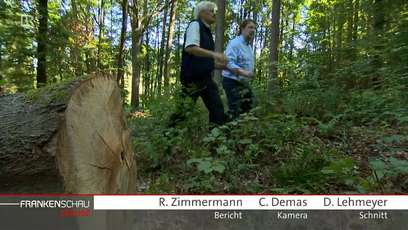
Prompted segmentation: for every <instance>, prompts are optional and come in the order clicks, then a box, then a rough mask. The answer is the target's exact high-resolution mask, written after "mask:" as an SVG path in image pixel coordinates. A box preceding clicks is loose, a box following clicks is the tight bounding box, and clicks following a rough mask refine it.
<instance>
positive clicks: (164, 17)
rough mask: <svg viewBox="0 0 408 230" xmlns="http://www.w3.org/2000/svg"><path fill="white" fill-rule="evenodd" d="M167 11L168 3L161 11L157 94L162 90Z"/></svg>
mask: <svg viewBox="0 0 408 230" xmlns="http://www.w3.org/2000/svg"><path fill="white" fill-rule="evenodd" d="M167 12H168V5H167V4H166V6H165V7H164V12H163V25H162V31H161V32H162V34H161V35H162V36H161V41H160V51H159V53H160V54H159V60H158V61H159V65H158V68H159V73H158V75H157V95H161V91H162V80H163V65H164V64H163V63H164V48H165V47H164V45H165V43H166V27H167Z"/></svg>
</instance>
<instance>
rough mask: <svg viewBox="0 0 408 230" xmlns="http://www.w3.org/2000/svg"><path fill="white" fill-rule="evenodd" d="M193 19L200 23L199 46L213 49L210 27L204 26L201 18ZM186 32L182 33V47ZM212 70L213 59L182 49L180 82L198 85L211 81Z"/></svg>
mask: <svg viewBox="0 0 408 230" xmlns="http://www.w3.org/2000/svg"><path fill="white" fill-rule="evenodd" d="M194 21H198V23H199V25H200V47H201V48H203V49H206V50H211V51H214V48H215V45H214V39H213V37H212V33H211V30H210V28H208V27H207V26H205V25H204V23H203V22H202V21H201V20H194ZM191 22H193V21H191ZM191 22H190V23H191ZM186 34H187V33H185V34H184V43H183V47H184V45H185V43H186ZM213 70H214V59H212V58H206V57H197V56H195V55H191V54H189V53H187V52H186V51H185V50H184V49H183V53H182V62H181V71H180V81H181V83H182V84H189V83H195V84H199V85H206V84H207V83H208V82H209V81H211V76H212V72H213Z"/></svg>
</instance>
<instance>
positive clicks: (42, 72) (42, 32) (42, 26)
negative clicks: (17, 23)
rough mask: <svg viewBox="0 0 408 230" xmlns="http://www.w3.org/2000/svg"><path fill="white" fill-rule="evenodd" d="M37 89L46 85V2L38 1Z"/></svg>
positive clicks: (45, 0)
mask: <svg viewBox="0 0 408 230" xmlns="http://www.w3.org/2000/svg"><path fill="white" fill-rule="evenodd" d="M38 12H39V19H38V22H39V25H38V35H37V44H38V45H37V88H38V87H41V86H44V85H45V84H46V83H47V39H48V35H47V31H48V29H47V27H48V0H38Z"/></svg>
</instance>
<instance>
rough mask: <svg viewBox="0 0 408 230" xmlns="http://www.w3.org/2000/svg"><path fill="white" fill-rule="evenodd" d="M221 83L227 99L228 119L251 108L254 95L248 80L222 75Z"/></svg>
mask: <svg viewBox="0 0 408 230" xmlns="http://www.w3.org/2000/svg"><path fill="white" fill-rule="evenodd" d="M222 85H223V87H224V90H225V94H226V95H227V99H228V107H229V111H228V114H229V118H230V119H235V118H237V117H238V116H239V115H240V114H242V113H246V112H249V110H251V109H252V107H253V104H254V95H253V93H252V90H251V87H250V86H249V83H248V82H240V81H237V80H234V79H230V78H226V77H224V79H223V82H222Z"/></svg>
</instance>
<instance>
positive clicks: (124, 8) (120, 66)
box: [116, 0, 128, 89]
mask: <svg viewBox="0 0 408 230" xmlns="http://www.w3.org/2000/svg"><path fill="white" fill-rule="evenodd" d="M127 11H128V1H127V0H122V28H121V30H120V41H119V52H118V59H117V63H118V69H117V77H116V79H117V82H118V84H119V86H120V87H121V88H122V89H123V88H124V86H125V78H124V76H125V70H124V68H123V66H124V55H123V53H124V47H125V39H126V29H127V19H128V12H127Z"/></svg>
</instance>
